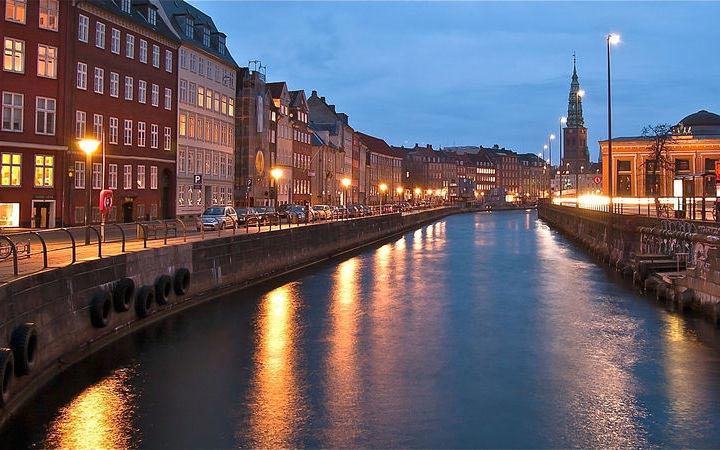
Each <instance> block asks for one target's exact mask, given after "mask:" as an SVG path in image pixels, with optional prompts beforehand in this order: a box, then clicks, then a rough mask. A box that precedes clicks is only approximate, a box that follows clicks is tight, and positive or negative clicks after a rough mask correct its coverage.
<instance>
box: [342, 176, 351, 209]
mask: <svg viewBox="0 0 720 450" xmlns="http://www.w3.org/2000/svg"><path fill="white" fill-rule="evenodd" d="M340 182H341V183H342V185H343V187H344V188H345V195H344V197H345V202H344V204H345V207H346V208H347V205H348V199H347V197H348V187H349V186H350V183H351V182H352V181H350V178H348V177H345V178H343V179H342V180H340Z"/></svg>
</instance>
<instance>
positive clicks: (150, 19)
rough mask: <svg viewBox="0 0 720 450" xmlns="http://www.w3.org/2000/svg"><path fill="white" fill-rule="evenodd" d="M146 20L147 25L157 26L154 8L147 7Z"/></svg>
mask: <svg viewBox="0 0 720 450" xmlns="http://www.w3.org/2000/svg"><path fill="white" fill-rule="evenodd" d="M147 19H148V23H149V24H150V25H153V26H155V25H157V11H155V9H154V8H151V7H148V10H147Z"/></svg>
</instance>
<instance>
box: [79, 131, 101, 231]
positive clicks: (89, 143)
mask: <svg viewBox="0 0 720 450" xmlns="http://www.w3.org/2000/svg"><path fill="white" fill-rule="evenodd" d="M78 146H79V147H80V149H81V150H82V151H84V152H85V155H86V158H85V245H89V244H90V232H89V229H88V228H87V227H88V226H89V225H90V208H91V205H90V191H91V190H92V179H91V178H92V172H91V166H92V154H93V152H94V151H95V150H97V148H98V147H99V146H100V141H98V140H97V139H91V138H87V139H82V140H80V141H78Z"/></svg>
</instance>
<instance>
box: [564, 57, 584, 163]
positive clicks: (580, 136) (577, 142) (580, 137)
mask: <svg viewBox="0 0 720 450" xmlns="http://www.w3.org/2000/svg"><path fill="white" fill-rule="evenodd" d="M582 92H583V91H582V90H581V89H580V81H579V80H578V75H577V69H576V64H575V57H574V56H573V74H572V80H571V81H570V94H569V95H568V116H567V126H566V127H565V128H564V129H563V142H562V144H563V155H562V158H561V161H560V167H559V169H561V170H562V171H565V172H569V173H578V172H580V167H581V166H583V167H585V168H586V169H587V168H588V167H589V164H590V153H589V151H588V145H587V128H585V119H584V118H583V107H582Z"/></svg>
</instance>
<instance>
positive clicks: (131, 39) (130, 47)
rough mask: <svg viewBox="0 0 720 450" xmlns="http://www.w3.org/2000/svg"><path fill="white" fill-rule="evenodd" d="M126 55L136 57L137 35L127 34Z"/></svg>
mask: <svg viewBox="0 0 720 450" xmlns="http://www.w3.org/2000/svg"><path fill="white" fill-rule="evenodd" d="M125 57H126V58H130V59H133V58H135V36H133V35H132V34H128V35H127V36H125Z"/></svg>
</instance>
